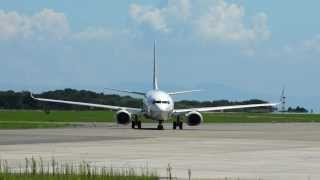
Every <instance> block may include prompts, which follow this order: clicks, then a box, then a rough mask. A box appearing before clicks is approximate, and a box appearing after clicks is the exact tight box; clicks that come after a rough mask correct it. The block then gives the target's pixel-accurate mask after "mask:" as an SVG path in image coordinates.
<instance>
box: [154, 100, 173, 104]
mask: <svg viewBox="0 0 320 180" xmlns="http://www.w3.org/2000/svg"><path fill="white" fill-rule="evenodd" d="M152 104H170V102H169V101H156V100H154V101H153V102H152Z"/></svg>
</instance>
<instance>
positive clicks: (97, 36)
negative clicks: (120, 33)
mask: <svg viewBox="0 0 320 180" xmlns="http://www.w3.org/2000/svg"><path fill="white" fill-rule="evenodd" d="M112 35H113V33H112V31H111V30H110V29H106V28H102V27H99V28H95V27H88V28H87V29H86V30H84V31H81V32H78V33H74V34H73V38H74V39H77V40H87V41H88V40H109V39H111V38H112Z"/></svg>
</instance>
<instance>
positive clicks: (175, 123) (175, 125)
mask: <svg viewBox="0 0 320 180" xmlns="http://www.w3.org/2000/svg"><path fill="white" fill-rule="evenodd" d="M173 129H177V122H175V121H174V122H173Z"/></svg>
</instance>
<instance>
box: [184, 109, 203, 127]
mask: <svg viewBox="0 0 320 180" xmlns="http://www.w3.org/2000/svg"><path fill="white" fill-rule="evenodd" d="M186 117H187V120H186V121H187V124H188V125H189V126H197V125H199V124H200V123H202V122H203V117H202V115H201V114H200V113H199V112H197V111H193V112H189V113H188V114H186Z"/></svg>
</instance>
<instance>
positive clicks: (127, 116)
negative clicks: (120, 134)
mask: <svg viewBox="0 0 320 180" xmlns="http://www.w3.org/2000/svg"><path fill="white" fill-rule="evenodd" d="M116 120H117V123H118V124H123V125H126V124H129V123H130V122H131V113H129V112H128V111H126V110H120V111H118V112H117V113H116Z"/></svg>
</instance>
